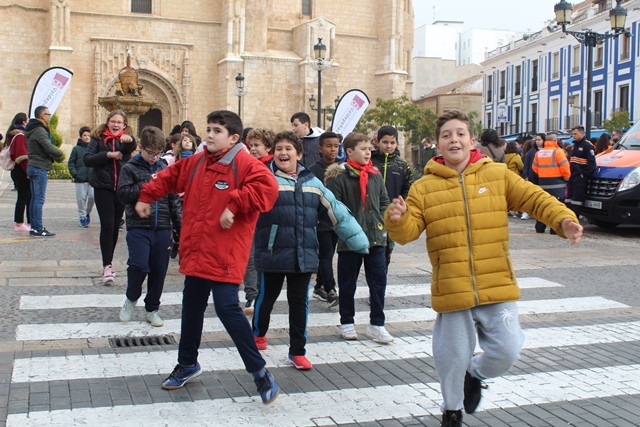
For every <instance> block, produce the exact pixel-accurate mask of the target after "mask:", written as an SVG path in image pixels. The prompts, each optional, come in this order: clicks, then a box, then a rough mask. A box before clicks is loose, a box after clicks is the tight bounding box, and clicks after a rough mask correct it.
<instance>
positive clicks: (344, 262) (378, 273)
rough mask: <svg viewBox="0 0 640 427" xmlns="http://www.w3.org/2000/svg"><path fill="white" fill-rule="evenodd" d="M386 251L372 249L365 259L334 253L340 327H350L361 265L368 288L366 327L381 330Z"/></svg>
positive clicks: (351, 253)
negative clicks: (367, 318) (368, 306)
mask: <svg viewBox="0 0 640 427" xmlns="http://www.w3.org/2000/svg"><path fill="white" fill-rule="evenodd" d="M385 252H386V247H385V246H373V247H370V248H369V253H368V254H367V255H363V254H359V253H357V252H351V251H348V252H338V288H340V292H339V293H338V300H339V303H340V324H341V325H347V324H352V323H354V317H355V314H356V309H355V302H354V296H355V293H356V285H357V282H358V274H359V273H360V266H361V265H362V261H364V274H365V277H366V279H367V285H368V286H369V295H370V299H371V311H370V314H369V323H371V324H372V325H375V326H384V294H385V290H386V289H387V264H386V256H385Z"/></svg>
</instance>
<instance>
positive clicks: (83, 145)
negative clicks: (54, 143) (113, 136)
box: [76, 138, 89, 148]
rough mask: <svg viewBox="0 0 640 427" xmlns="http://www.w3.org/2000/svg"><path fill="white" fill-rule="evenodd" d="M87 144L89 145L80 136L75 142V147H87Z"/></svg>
mask: <svg viewBox="0 0 640 427" xmlns="http://www.w3.org/2000/svg"><path fill="white" fill-rule="evenodd" d="M88 146H89V143H88V142H84V141H83V140H82V139H81V138H78V141H77V142H76V147H82V148H87V147H88Z"/></svg>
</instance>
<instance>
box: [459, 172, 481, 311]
mask: <svg viewBox="0 0 640 427" xmlns="http://www.w3.org/2000/svg"><path fill="white" fill-rule="evenodd" d="M458 182H460V188H461V190H462V201H463V202H464V217H465V221H466V222H467V247H468V248H469V273H470V275H471V285H472V287H473V299H474V300H475V302H476V306H477V305H479V304H480V300H479V299H478V289H477V288H476V275H475V272H474V270H473V250H472V248H471V221H470V220H469V206H468V205H467V193H466V191H465V189H464V178H463V176H462V174H461V173H460V174H459V175H458Z"/></svg>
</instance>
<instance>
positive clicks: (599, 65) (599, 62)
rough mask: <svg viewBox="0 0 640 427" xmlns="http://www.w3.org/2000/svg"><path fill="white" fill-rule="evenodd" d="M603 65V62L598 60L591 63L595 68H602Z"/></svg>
mask: <svg viewBox="0 0 640 427" xmlns="http://www.w3.org/2000/svg"><path fill="white" fill-rule="evenodd" d="M603 64H604V61H603V60H602V59H598V60H597V61H594V62H593V66H594V67H596V68H600V67H602V65H603Z"/></svg>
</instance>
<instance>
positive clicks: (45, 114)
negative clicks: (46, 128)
mask: <svg viewBox="0 0 640 427" xmlns="http://www.w3.org/2000/svg"><path fill="white" fill-rule="evenodd" d="M42 115H43V116H50V115H51V113H43V114H42Z"/></svg>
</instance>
